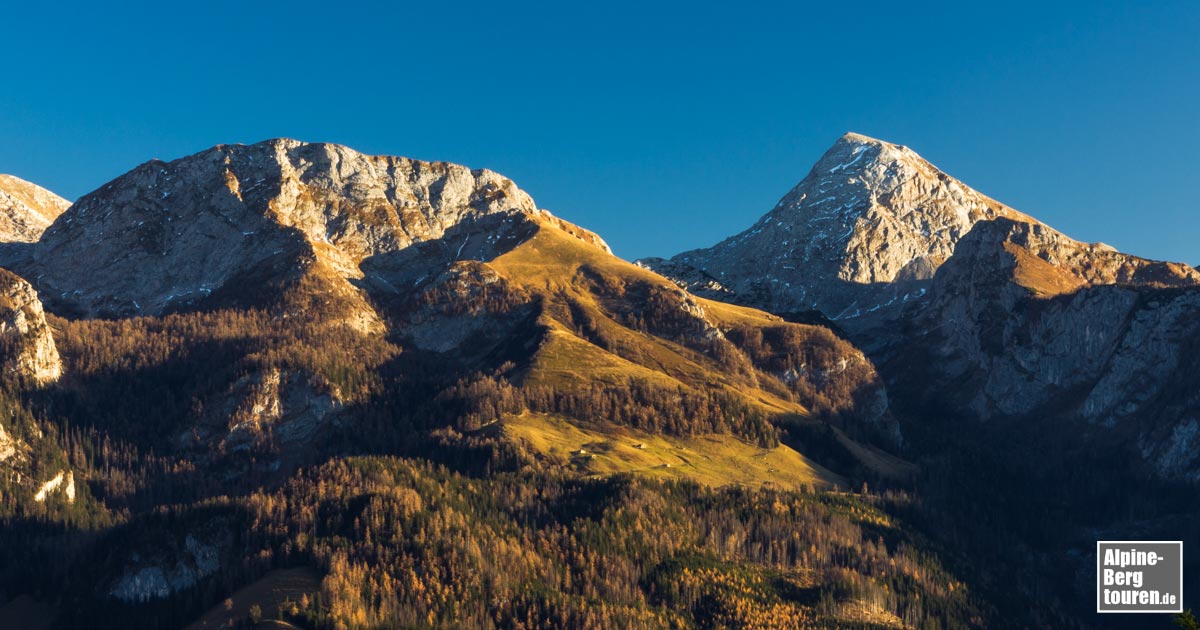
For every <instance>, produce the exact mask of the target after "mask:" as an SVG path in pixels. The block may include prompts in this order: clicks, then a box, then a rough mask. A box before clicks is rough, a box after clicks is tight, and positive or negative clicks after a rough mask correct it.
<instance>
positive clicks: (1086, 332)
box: [898, 219, 1200, 480]
mask: <svg viewBox="0 0 1200 630" xmlns="http://www.w3.org/2000/svg"><path fill="white" fill-rule="evenodd" d="M914 328H915V329H916V330H917V331H918V334H917V335H914V336H913V337H912V338H910V339H907V340H906V341H905V342H904V343H903V345H902V349H901V351H900V352H899V353H898V354H900V355H910V356H917V357H922V358H921V359H920V361H921V362H922V363H923V364H924V365H925V366H926V368H925V369H927V370H928V372H929V374H930V375H931V376H932V378H931V379H930V380H929V381H928V382H926V383H925V384H924V386H925V387H926V388H928V390H929V391H928V395H930V396H934V395H936V396H938V397H939V398H941V399H943V400H946V399H950V400H955V402H956V403H957V404H958V405H959V406H960V407H961V408H963V409H964V410H966V411H969V412H970V413H971V414H972V415H975V416H977V417H980V418H983V419H985V420H986V419H990V418H995V417H1017V418H1026V417H1028V418H1037V419H1040V420H1046V419H1052V418H1064V419H1074V420H1078V421H1082V422H1084V423H1086V424H1090V425H1093V426H1096V427H1098V428H1101V429H1104V430H1106V431H1107V432H1108V433H1109V434H1110V435H1111V436H1114V437H1115V436H1127V437H1129V438H1130V439H1131V440H1132V441H1134V442H1135V443H1136V444H1137V445H1138V448H1139V449H1140V452H1141V454H1142V455H1143V456H1144V457H1145V458H1146V463H1147V464H1148V465H1149V466H1150V468H1151V469H1152V470H1154V471H1156V472H1157V473H1159V474H1161V475H1164V476H1168V477H1173V478H1187V479H1192V480H1197V479H1200V453H1197V452H1196V450H1195V449H1194V448H1192V447H1191V445H1192V442H1194V441H1195V431H1194V430H1193V428H1194V425H1195V423H1196V421H1197V418H1200V372H1197V370H1196V368H1195V364H1196V359H1195V358H1194V355H1195V349H1196V347H1197V344H1200V287H1197V286H1196V273H1195V270H1194V269H1192V268H1190V267H1187V266H1186V265H1176V264H1172V263H1160V262H1155V261H1148V260H1144V259H1140V258H1136V257H1133V256H1127V255H1123V254H1118V253H1116V252H1112V251H1110V250H1099V249H1098V248H1096V247H1095V246H1089V245H1083V244H1080V243H1077V242H1075V241H1071V240H1070V239H1065V237H1062V236H1061V235H1059V234H1057V233H1055V232H1053V231H1048V229H1047V228H1045V227H1044V226H1039V225H1036V224H1026V223H1022V222H1017V221H1011V220H1006V219H1000V220H996V221H993V222H987V223H981V224H979V225H978V226H976V228H975V229H974V230H972V232H971V233H970V234H969V235H968V236H967V237H966V238H965V239H963V241H962V243H960V244H959V246H958V250H957V251H956V253H955V255H954V256H953V257H952V258H951V259H950V260H949V261H948V262H947V263H946V264H945V265H943V266H942V268H941V269H939V271H938V273H937V275H936V277H935V278H934V281H933V285H932V288H931V291H930V297H929V301H928V303H927V304H926V305H925V306H924V308H923V309H921V312H920V313H919V314H918V315H917V316H916V319H915V324H914ZM964 383H965V385H964ZM955 384H957V385H955Z"/></svg>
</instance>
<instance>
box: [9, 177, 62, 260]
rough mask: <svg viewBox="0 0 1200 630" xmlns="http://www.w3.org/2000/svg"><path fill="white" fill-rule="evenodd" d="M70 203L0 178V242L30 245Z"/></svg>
mask: <svg viewBox="0 0 1200 630" xmlns="http://www.w3.org/2000/svg"><path fill="white" fill-rule="evenodd" d="M70 205H71V202H69V201H67V200H66V199H63V198H62V197H59V196H58V195H56V194H54V193H52V192H50V191H48V190H46V189H45V188H42V187H41V186H37V185H35V184H31V183H29V182H27V181H25V180H23V179H20V178H17V177H13V176H12V175H0V242H3V243H32V242H34V241H36V240H38V238H39V237H41V235H42V232H44V231H45V230H46V228H48V227H50V224H51V223H53V222H54V220H55V219H57V218H58V216H59V215H60V214H62V213H63V212H64V211H65V210H66V209H67V207H68V206H70Z"/></svg>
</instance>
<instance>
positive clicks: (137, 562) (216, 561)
mask: <svg viewBox="0 0 1200 630" xmlns="http://www.w3.org/2000/svg"><path fill="white" fill-rule="evenodd" d="M158 555H159V556H160V557H157V558H156V559H154V560H150V561H147V560H143V559H142V558H141V555H140V554H137V553H135V554H134V555H133V557H132V558H131V559H130V565H131V566H129V567H127V568H126V570H125V572H124V573H122V574H121V576H120V577H119V578H117V580H116V581H115V582H114V583H113V585H112V587H111V588H110V589H109V591H108V596H109V597H112V598H114V599H119V600H121V601H123V602H126V603H131V604H135V603H139V602H145V601H149V600H151V599H162V598H166V597H168V596H170V595H171V594H173V593H178V592H181V591H185V590H187V589H189V588H191V587H193V586H195V585H196V584H197V583H198V582H199V581H200V580H201V579H203V578H206V577H208V576H210V575H212V574H214V573H216V572H217V570H218V569H220V568H221V558H220V548H219V546H218V542H212V541H209V542H206V541H201V540H200V539H198V538H196V536H194V535H192V534H188V535H187V536H186V537H185V538H184V541H183V548H182V549H173V550H170V551H160V552H159V553H158Z"/></svg>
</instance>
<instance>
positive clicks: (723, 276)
mask: <svg viewBox="0 0 1200 630" xmlns="http://www.w3.org/2000/svg"><path fill="white" fill-rule="evenodd" d="M1001 218H1003V219H1010V220H1013V221H1016V222H1019V223H1023V224H1028V225H1035V226H1039V229H1038V233H1039V234H1046V235H1048V236H1047V238H1048V239H1050V240H1052V241H1054V242H1055V243H1057V244H1061V245H1062V246H1064V247H1067V248H1069V249H1071V250H1073V251H1078V252H1103V253H1104V257H1106V258H1112V257H1113V256H1123V255H1121V254H1116V253H1115V252H1112V250H1111V248H1108V247H1107V246H1103V245H1099V244H1097V245H1089V244H1085V243H1080V242H1078V241H1074V240H1072V239H1070V238H1068V237H1066V236H1064V235H1062V234H1061V233H1059V232H1057V231H1054V230H1053V229H1051V228H1049V227H1048V226H1045V225H1044V224H1041V223H1040V222H1038V221H1037V220H1036V219H1033V218H1032V217H1029V216H1027V215H1025V214H1023V213H1021V212H1018V211H1016V210H1014V209H1012V208H1010V207H1008V206H1006V205H1004V204H1002V203H1000V202H998V201H996V200H994V199H991V198H989V197H987V196H985V195H983V194H981V193H979V192H977V191H975V190H973V189H972V188H971V187H969V186H967V185H966V184H964V183H962V182H960V181H958V180H956V179H954V178H953V177H950V176H949V175H947V174H946V173H944V172H943V171H941V170H940V169H938V168H937V167H936V166H934V165H933V164H930V163H929V162H928V161H926V160H925V159H924V158H922V157H921V156H920V155H918V154H917V153H916V152H914V151H913V150H911V149H909V148H907V147H904V146H900V145H897V144H892V143H889V142H885V141H882V140H876V139H874V138H869V137H867V136H863V135H860V134H855V133H848V134H846V135H844V136H842V137H841V138H839V139H838V141H837V142H836V143H834V145H833V146H832V147H831V148H830V149H829V150H828V151H826V152H825V155H823V156H822V157H821V159H820V160H819V161H818V162H817V163H816V165H815V166H814V167H813V169H812V171H810V172H809V174H808V176H806V177H805V178H804V180H803V181H801V182H800V183H799V184H798V185H797V186H796V187H795V188H793V189H792V190H791V191H790V192H789V193H788V194H787V195H785V196H784V197H783V199H781V200H780V201H779V203H778V204H777V205H776V206H775V208H774V209H772V210H771V211H770V212H768V213H767V214H766V215H765V216H763V217H762V218H761V219H759V221H758V222H757V223H755V224H754V225H753V226H752V227H751V228H750V229H748V230H746V231H745V232H742V233H741V234H738V235H736V236H733V237H731V238H728V239H726V240H724V241H722V242H721V243H718V244H717V245H715V246H713V247H711V248H708V249H700V250H694V251H690V252H684V253H682V254H679V255H677V256H675V257H673V258H671V259H670V260H668V261H663V260H655V259H651V260H647V261H644V263H645V264H646V265H648V266H650V267H652V268H654V269H656V270H658V271H660V272H662V273H664V274H666V275H668V276H671V277H673V278H676V279H677V280H678V281H680V282H681V283H682V284H684V285H685V286H687V287H688V288H689V289H691V290H693V291H695V292H698V293H700V294H702V295H709V296H711V297H717V298H721V299H725V300H731V301H736V302H739V303H744V304H748V305H752V306H755V307H758V308H764V309H767V310H772V311H776V312H795V311H807V310H819V311H821V312H822V313H824V314H825V315H826V316H828V317H830V318H833V319H836V320H850V319H855V318H857V317H859V316H862V315H865V314H868V313H872V312H875V311H877V310H879V309H885V308H887V307H888V306H894V305H898V304H903V303H906V302H908V301H910V300H914V299H918V298H919V297H921V296H923V295H924V294H925V292H926V291H927V288H928V281H929V279H930V278H932V277H933V275H934V273H935V272H936V270H937V269H938V268H939V267H940V266H941V265H942V264H943V263H944V262H945V261H946V260H947V259H949V258H950V256H951V255H952V254H953V253H954V250H955V246H956V245H957V244H958V242H959V241H960V239H962V238H963V237H964V236H965V235H966V234H967V233H968V232H970V231H971V229H972V228H973V227H974V226H975V225H976V224H977V223H979V222H981V221H991V220H995V219H1001ZM1084 257H1086V256H1084ZM1075 258H1080V256H1076V257H1075ZM1127 258H1130V259H1131V260H1132V259H1134V258H1133V257H1127ZM1136 260H1140V259H1136ZM1185 275H1191V276H1195V275H1196V274H1194V273H1191V274H1187V273H1186V270H1185Z"/></svg>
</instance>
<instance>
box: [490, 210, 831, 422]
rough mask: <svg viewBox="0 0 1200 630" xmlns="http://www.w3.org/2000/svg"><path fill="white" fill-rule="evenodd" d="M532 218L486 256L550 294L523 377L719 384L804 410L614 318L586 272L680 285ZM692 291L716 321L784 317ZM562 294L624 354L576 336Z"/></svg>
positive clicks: (756, 400) (517, 280)
mask: <svg viewBox="0 0 1200 630" xmlns="http://www.w3.org/2000/svg"><path fill="white" fill-rule="evenodd" d="M533 220H535V221H537V222H538V224H539V229H538V231H537V233H536V234H534V236H533V237H532V238H530V239H529V240H528V241H526V242H525V243H522V244H521V245H520V246H518V247H516V248H514V249H513V250H511V251H509V252H507V253H505V254H503V255H502V256H499V257H497V258H495V259H494V260H492V261H490V262H489V263H488V264H489V266H491V267H492V268H493V269H495V270H496V271H497V272H498V273H500V274H501V275H503V276H504V277H505V278H507V279H508V280H509V282H511V283H512V284H513V285H514V286H518V287H521V288H523V289H526V290H529V291H531V292H534V293H540V294H542V295H546V296H551V299H550V300H548V302H549V304H548V307H547V310H546V313H545V314H544V315H543V317H542V318H541V320H539V323H541V324H542V325H543V326H545V327H546V328H548V329H549V330H550V333H549V335H548V336H547V338H546V340H545V341H544V342H543V345H542V347H541V348H540V349H539V350H538V353H537V355H536V356H535V358H534V360H533V363H532V366H531V369H530V370H529V372H528V374H527V375H526V382H530V383H536V384H545V385H556V386H561V385H570V384H572V383H581V382H588V381H599V382H609V383H615V382H619V381H620V380H623V379H628V378H634V379H638V380H644V381H647V382H652V383H654V384H657V385H669V386H683V387H685V388H699V387H710V388H712V387H715V388H720V389H724V390H726V391H728V392H731V393H735V394H737V395H739V396H741V397H743V398H745V399H746V400H747V401H748V402H750V403H751V404H753V405H755V406H757V407H760V408H763V409H764V410H766V411H769V412H771V413H794V414H805V413H807V411H806V410H805V409H804V407H803V406H802V405H800V404H798V403H796V402H794V401H790V400H786V399H784V398H782V397H780V396H778V395H776V394H773V393H771V392H768V391H764V390H762V389H759V388H757V387H754V386H753V385H752V384H750V383H747V382H746V379H737V378H730V376H729V375H728V374H727V373H725V372H724V371H722V370H720V369H716V366H714V365H713V361H712V359H711V358H709V357H706V356H705V355H704V354H703V353H700V352H697V351H696V350H694V349H692V348H689V347H687V346H684V345H682V344H680V343H676V342H673V341H671V340H669V339H664V338H662V337H659V336H655V335H652V334H647V333H645V332H642V331H638V330H634V329H632V328H630V327H628V326H626V325H624V324H622V323H620V322H617V321H615V320H614V319H613V318H612V317H611V316H610V315H609V314H608V313H607V312H606V311H605V309H604V308H603V307H602V305H601V304H600V303H599V302H598V300H597V298H596V296H595V295H594V294H593V293H592V292H591V291H590V290H589V289H588V287H587V280H586V278H587V276H589V275H590V276H593V277H594V276H599V277H604V278H612V279H616V280H618V281H619V282H621V283H624V284H632V283H638V282H640V283H646V284H649V285H657V286H661V287H663V288H664V289H666V290H669V291H672V292H677V291H679V289H678V288H677V287H675V286H674V285H673V284H672V283H671V282H670V281H669V280H667V279H666V278H663V277H662V276H660V275H658V274H656V273H654V272H652V271H650V270H648V269H644V268H642V267H638V266H637V265H634V264H632V263H629V262H626V261H624V260H622V259H620V258H617V257H616V256H613V255H612V254H609V253H607V252H605V251H604V250H603V249H601V248H600V247H597V246H595V245H594V244H592V243H590V242H586V241H584V240H583V239H582V238H581V237H578V236H575V235H573V234H571V233H569V232H567V231H564V230H563V229H561V228H560V227H559V226H558V225H557V223H555V222H550V221H548V220H545V219H541V218H534V219H533ZM690 299H691V300H693V301H694V302H696V303H697V304H699V305H700V307H701V308H702V309H703V310H704V313H705V316H706V318H707V319H708V320H709V321H710V322H712V323H713V324H715V325H717V326H718V327H727V326H731V325H742V326H770V325H776V326H778V325H780V324H782V323H783V320H782V319H781V318H779V317H776V316H774V315H770V314H768V313H764V312H762V311H756V310H754V309H750V308H744V307H739V306H733V305H730V304H724V303H721V302H713V301H709V300H705V299H703V298H699V297H690ZM567 300H570V301H571V302H572V303H573V304H575V305H576V306H577V307H578V308H581V309H583V310H584V311H585V312H586V313H587V314H588V315H589V316H590V317H591V318H592V321H593V322H594V323H595V324H596V325H597V327H598V332H599V333H600V334H602V335H603V336H604V337H606V338H607V339H610V340H612V341H613V342H614V343H616V344H617V345H619V346H620V347H621V348H622V349H623V350H624V351H623V352H622V353H621V355H623V356H620V355H618V354H616V353H613V352H609V351H607V350H605V349H603V348H600V347H599V346H597V345H595V344H594V343H590V342H589V341H588V340H586V339H583V338H581V337H580V336H579V335H578V334H577V333H576V331H575V330H574V329H573V327H572V326H571V325H570V324H569V319H570V317H569V315H568V314H567V313H566V307H565V306H564V305H563V304H562V302H564V301H567ZM631 359H632V360H631Z"/></svg>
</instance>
